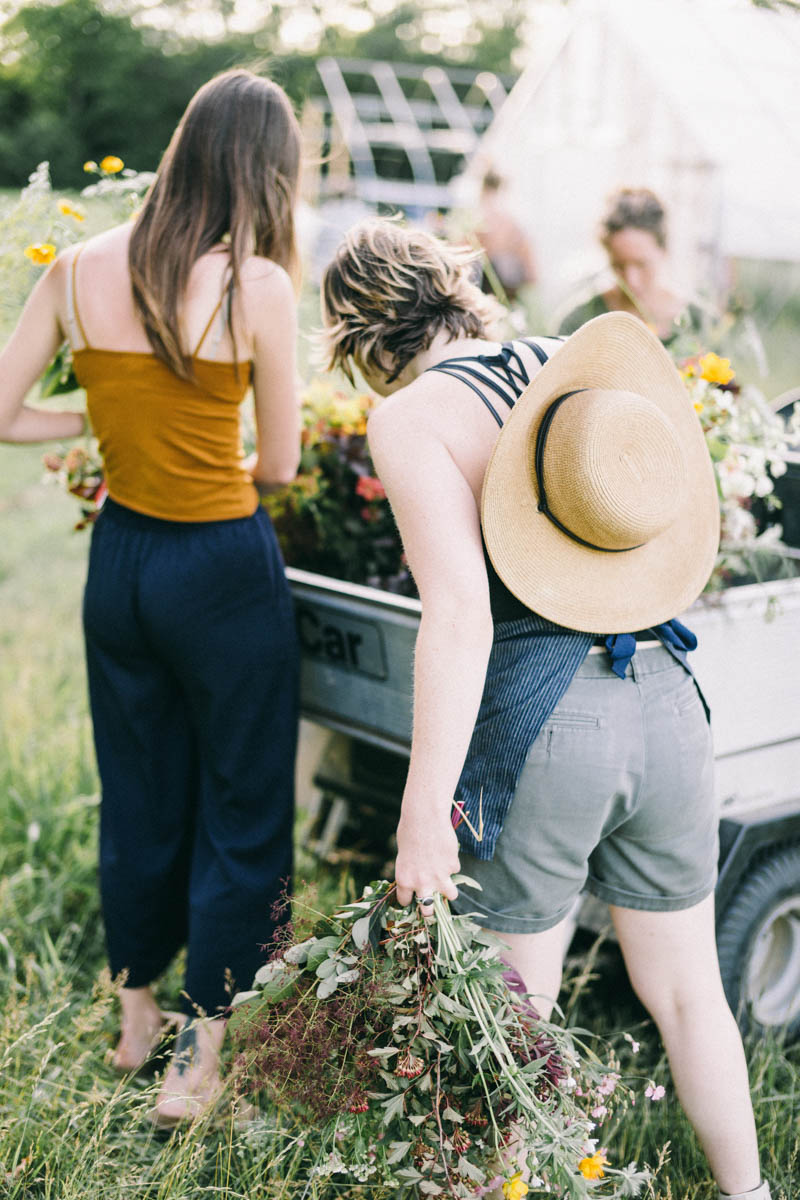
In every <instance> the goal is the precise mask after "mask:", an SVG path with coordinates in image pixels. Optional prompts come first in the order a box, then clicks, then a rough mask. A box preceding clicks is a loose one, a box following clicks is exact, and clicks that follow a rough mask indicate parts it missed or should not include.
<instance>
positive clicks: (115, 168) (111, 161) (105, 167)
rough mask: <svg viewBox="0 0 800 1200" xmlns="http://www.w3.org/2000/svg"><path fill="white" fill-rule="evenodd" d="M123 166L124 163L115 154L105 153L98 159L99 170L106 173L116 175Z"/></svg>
mask: <svg viewBox="0 0 800 1200" xmlns="http://www.w3.org/2000/svg"><path fill="white" fill-rule="evenodd" d="M124 166H125V163H124V162H123V161H122V159H121V158H117V156H116V154H107V155H106V156H105V158H103V159H101V160H100V170H101V171H105V173H106V175H118V174H119V172H120V171H121V170H122V168H123V167H124Z"/></svg>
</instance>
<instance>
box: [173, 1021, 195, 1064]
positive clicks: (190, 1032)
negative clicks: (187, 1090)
mask: <svg viewBox="0 0 800 1200" xmlns="http://www.w3.org/2000/svg"><path fill="white" fill-rule="evenodd" d="M196 1053H197V1030H196V1029H195V1027H194V1025H186V1026H184V1028H183V1029H182V1030H181V1031H180V1033H179V1034H178V1036H177V1037H176V1038H175V1054H174V1061H175V1068H176V1070H177V1072H178V1074H179V1075H185V1074H186V1072H187V1070H188V1069H189V1067H191V1066H192V1064H193V1062H194V1059H195V1055H196Z"/></svg>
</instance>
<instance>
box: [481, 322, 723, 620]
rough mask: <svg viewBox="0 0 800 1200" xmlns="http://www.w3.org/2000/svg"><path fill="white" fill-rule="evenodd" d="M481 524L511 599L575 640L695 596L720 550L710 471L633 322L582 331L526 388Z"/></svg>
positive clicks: (671, 387)
mask: <svg viewBox="0 0 800 1200" xmlns="http://www.w3.org/2000/svg"><path fill="white" fill-rule="evenodd" d="M481 522H482V525H483V534H484V539H485V542H486V547H487V550H488V553H489V557H490V558H491V560H492V563H493V565H494V567H495V570H496V571H497V573H498V575H499V576H500V578H501V579H502V581H503V583H505V585H506V587H508V588H509V590H510V591H511V592H513V593H514V595H515V596H517V597H518V599H520V600H521V601H522V602H523V603H524V604H526V605H527V606H528V607H529V608H531V609H533V610H534V611H535V612H537V613H539V614H540V615H541V616H543V617H546V618H548V619H549V620H551V621H556V622H558V624H560V625H566V626H568V627H569V628H571V629H580V630H584V631H586V632H589V633H626V632H633V631H635V630H638V629H647V628H649V627H650V626H652V625H657V624H660V623H661V622H662V621H668V620H670V619H671V618H672V617H675V616H678V614H679V613H681V612H683V611H684V609H686V608H688V607H689V605H690V604H691V603H692V602H693V601H694V600H695V599H696V598H697V597H698V596H699V594H700V592H701V591H702V590H703V586H704V585H705V583H706V581H707V579H708V577H709V575H710V573H711V570H712V567H713V565H714V559H715V557H716V552H717V546H718V543H719V502H718V500H717V489H716V482H715V478H714V470H713V467H712V464H711V459H710V457H709V454H708V450H707V448H706V443H705V438H704V436H703V432H702V429H701V427H700V422H699V421H698V419H697V414H696V413H695V411H694V408H693V406H692V403H691V400H690V399H689V396H688V393H687V391H686V388H685V387H684V385H683V382H682V380H681V377H680V375H679V374H678V372H677V370H676V369H675V367H674V365H673V363H672V361H671V359H670V357H669V355H668V354H667V352H666V350H665V349H664V347H663V346H662V345H661V342H660V341H659V340H658V338H657V337H656V336H655V334H653V333H651V331H650V330H649V329H648V328H647V326H646V325H644V324H643V322H642V321H640V320H639V319H638V318H637V317H634V316H631V315H630V314H628V313H606V314H604V315H603V316H601V317H596V318H595V319H594V320H592V321H589V322H588V323H587V324H586V325H583V326H582V327H581V328H580V329H579V330H578V331H577V332H576V333H574V334H573V335H572V336H571V337H570V338H569V339H568V340H567V341H566V342H565V343H564V345H563V346H561V347H559V349H558V350H557V351H556V353H555V354H554V355H553V357H552V358H551V359H550V360H549V362H547V363H546V364H545V365H544V366H543V367H542V368H541V370H540V371H539V372H538V374H537V375H536V376H535V377H534V378H533V380H532V382H531V383H530V384H529V385H528V387H527V388H526V389H525V391H524V392H523V393H522V395H521V396H520V398H519V400H517V402H516V404H515V405H514V408H513V409H512V410H511V413H510V415H509V417H508V420H507V421H506V423H505V425H504V427H503V429H502V431H501V433H500V435H499V437H498V439H497V443H496V445H495V448H494V452H493V454H492V457H491V460H490V462H489V466H488V468H487V471H486V476H485V479H484V483H483V495H482V500H481Z"/></svg>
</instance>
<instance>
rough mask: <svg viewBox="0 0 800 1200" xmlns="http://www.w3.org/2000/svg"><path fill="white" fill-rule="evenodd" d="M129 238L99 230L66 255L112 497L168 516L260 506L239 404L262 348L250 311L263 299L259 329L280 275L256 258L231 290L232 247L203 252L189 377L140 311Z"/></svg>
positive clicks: (186, 307)
mask: <svg viewBox="0 0 800 1200" xmlns="http://www.w3.org/2000/svg"><path fill="white" fill-rule="evenodd" d="M129 240H130V228H129V227H120V228H117V229H114V230H111V231H109V232H108V233H106V234H102V235H100V236H99V237H97V238H93V239H91V241H89V242H88V243H86V244H85V245H84V246H82V247H79V248H78V249H77V250H76V251H74V252H73V253H71V254H70V255H68V256H65V262H64V264H63V271H62V274H63V309H64V313H63V324H64V328H65V329H66V331H67V333H68V336H69V341H70V344H71V345H72V348H73V353H74V364H75V372H76V376H77V378H78V381H79V382H80V383H81V384H82V386H83V387H85V388H86V391H87V407H88V411H89V416H90V420H91V423H92V427H93V429H94V432H95V434H96V436H97V438H98V441H99V443H100V450H101V454H102V456H103V460H104V463H105V468H106V475H107V480H108V486H109V494H110V495H111V497H112V498H113V499H115V500H117V501H118V502H119V503H121V504H124V505H126V506H128V507H130V508H132V509H133V510H135V511H137V512H140V513H144V514H146V515H148V516H154V517H160V518H162V519H166V520H173V521H174V520H177V521H208V520H223V519H231V518H236V517H242V516H248V515H250V513H252V512H253V511H254V509H255V507H256V504H257V497H256V494H255V489H254V487H253V484H252V480H251V478H250V476H249V475H248V473H247V471H246V470H245V469H244V466H243V463H242V451H241V436H240V414H239V405H240V403H241V401H242V399H243V398H244V396H245V394H246V391H247V388H248V386H249V384H250V380H251V374H252V370H253V363H254V359H255V358H256V353H257V351H256V346H255V338H254V336H253V333H252V331H251V320H250V319H249V318H250V315H251V314H250V312H249V311H248V309H252V308H253V306H254V305H255V306H256V311H254V312H253V313H252V324H254V325H256V327H257V326H258V323H259V321H261V320H263V314H262V312H261V308H262V306H263V304H264V300H265V297H264V295H263V287H264V282H265V281H268V279H269V276H270V275H271V274H276V275H282V274H283V272H282V271H281V269H280V268H279V267H277V266H276V265H275V264H273V263H271V262H269V261H268V260H266V259H259V258H256V257H252V258H250V259H248V260H246V262H245V264H243V270H242V281H241V285H240V288H239V290H238V292H237V293H235V294H234V295H233V296H232V295H231V288H230V286H229V283H230V281H229V276H228V268H229V261H228V260H229V256H228V253H227V251H226V249H225V247H224V246H220V247H219V248H215V249H214V250H212V251H211V252H209V253H208V254H205V255H202V256H201V257H200V258H199V259H198V260H197V262H196V263H195V264H194V266H193V268H192V271H191V273H190V275H189V279H188V283H187V287H186V291H185V295H184V298H183V302H182V304H181V306H180V309H179V314H178V317H179V321H178V327H179V336H180V340H181V348H182V350H183V351H184V353H185V354H186V355H187V356H188V357H189V359H190V362H191V373H190V375H189V377H188V378H182V377H181V376H179V375H178V374H176V373H175V372H174V371H173V370H172V369H171V368H170V367H169V366H168V365H167V364H166V363H164V362H163V361H162V360H161V359H160V358H158V357H156V355H155V354H154V352H153V348H152V346H151V344H150V342H149V340H148V337H147V335H146V332H145V329H144V326H143V324H142V321H141V319H140V317H139V314H138V312H137V311H136V308H135V305H134V300H133V293H132V288H131V278H130V270H129V266H128V244H129ZM229 305H230V307H231V311H230V314H229V312H228V307H229ZM268 307H269V306H268ZM262 359H263V355H262ZM261 365H262V371H263V369H264V367H265V366H266V364H265V363H264V362H263V361H262V364H261Z"/></svg>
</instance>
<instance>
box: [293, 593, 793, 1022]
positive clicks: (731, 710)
mask: <svg viewBox="0 0 800 1200" xmlns="http://www.w3.org/2000/svg"><path fill="white" fill-rule="evenodd" d="M288 575H289V579H290V584H291V588H292V592H293V595H294V599H295V606H296V613H297V623H298V630H299V635H300V641H301V647H302V678H301V706H302V711H303V715H304V716H305V717H306V718H308V719H309V720H311V721H314V722H317V723H319V724H321V725H323V726H326V727H327V728H328V729H331V730H335V731H337V732H338V733H340V734H344V735H346V736H347V738H349V739H351V740H352V743H353V744H354V745H355V746H360V747H367V748H371V750H370V753H371V760H372V765H373V769H374V768H375V765H376V763H377V767H378V775H376V776H375V786H374V787H373V788H372V793H373V795H372V805H373V811H374V812H380V810H382V809H383V810H385V809H386V808H387V807H388V808H396V806H397V804H399V798H400V794H401V792H402V770H400V771H398V765H399V766H400V767H402V758H403V756H407V755H408V750H409V745H410V740H411V700H412V669H413V651H414V642H415V639H416V634H417V627H418V624H419V618H420V604H419V601H417V600H412V599H407V598H405V597H400V596H394V595H392V594H390V593H388V592H382V591H378V590H377V589H373V588H367V587H361V586H358V585H356V584H349V583H344V582H342V581H340V580H335V579H328V578H327V577H324V576H320V575H313V574H310V573H309V572H305V571H300V570H294V569H290V570H289V571H288ZM681 619H682V620H683V621H684V622H685V623H686V624H687V625H688V626H689V628H690V629H692V630H693V631H694V632H695V633H696V634H697V638H698V648H697V650H696V651H695V652H694V654H693V655H692V665H693V668H694V671H695V674H696V676H697V679H698V682H699V684H700V686H701V688H702V689H703V692H704V694H705V696H706V699H707V700H708V702H709V705H710V707H711V711H712V721H713V729H714V742H715V764H716V791H717V796H718V800H719V804H720V814H721V818H722V820H721V827H720V834H721V846H722V852H721V858H720V878H719V884H718V888H717V917H718V924H717V934H718V941H719V945H720V959H721V964H722V966H723V976H724V978H725V982H726V988H727V991H728V998H729V1000H730V1001H731V1005H732V1007H733V1008H734V1010H737V1009H738V1010H739V1011H740V1015H741V1019H742V1021H743V1023H747V1021H748V1020H749V1021H753V1022H755V1023H756V1024H759V1025H762V1026H765V1025H784V1024H785V1025H788V1026H789V1028H790V1030H791V1032H793V1033H797V1034H800V578H795V579H783V580H774V581H771V582H768V583H763V584H752V585H745V586H743V587H733V588H727V589H725V590H723V591H721V592H715V593H711V594H709V595H706V596H703V597H701V598H700V599H699V600H698V601H697V603H696V604H694V605H693V606H692V608H691V609H690V610H689V612H688V613H686V614H684V615H683V616H682V618H681ZM381 750H383V751H388V752H391V753H388V754H386V755H385V756H384V759H383V762H384V763H385V772H384V778H382V779H380V778H379V775H380V766H381V761H382V760H381V757H380V751H381ZM323 786H329V787H331V788H332V789H334V790H336V789H337V784H336V783H335V781H333V780H329V781H328V783H327V784H324V785H323ZM338 790H339V792H340V796H339V803H340V804H346V803H349V804H351V805H353V804H354V805H358V804H359V803H361V802H362V801H363V798H364V787H363V784H362V785H361V786H360V787H359V786H357V785H354V786H348V785H347V783H346V782H345V783H340V784H339V785H338ZM386 815H387V816H388V817H389V824H391V820H392V819H393V813H389V814H386ZM379 824H380V822H379Z"/></svg>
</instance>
